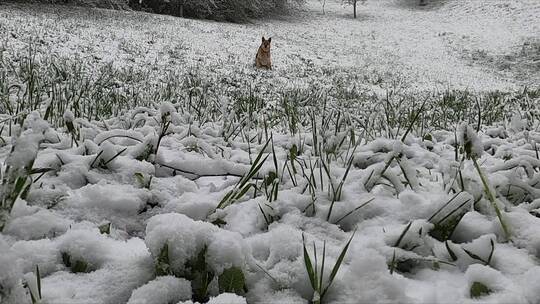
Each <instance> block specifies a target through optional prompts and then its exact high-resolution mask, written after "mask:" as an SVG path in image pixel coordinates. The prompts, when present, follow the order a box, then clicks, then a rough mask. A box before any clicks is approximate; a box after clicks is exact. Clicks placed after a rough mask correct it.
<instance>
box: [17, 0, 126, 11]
mask: <svg viewBox="0 0 540 304" xmlns="http://www.w3.org/2000/svg"><path fill="white" fill-rule="evenodd" d="M128 1H129V0H27V1H26V2H35V3H45V4H73V5H79V6H86V7H99V8H109V9H129V6H128ZM15 2H19V1H15ZM21 2H22V1H21Z"/></svg>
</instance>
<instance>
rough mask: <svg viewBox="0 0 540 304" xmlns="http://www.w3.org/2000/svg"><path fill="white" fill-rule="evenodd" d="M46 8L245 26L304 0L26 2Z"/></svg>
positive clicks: (299, 3) (287, 9) (281, 13)
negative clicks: (136, 13) (105, 10)
mask: <svg viewBox="0 0 540 304" xmlns="http://www.w3.org/2000/svg"><path fill="white" fill-rule="evenodd" d="M29 1H33V2H39V3H49V4H74V5H82V6H88V7H101V8H112V9H133V10H142V11H147V12H151V13H157V14H167V15H173V16H179V17H188V18H197V19H213V20H218V21H229V22H245V21H248V20H250V19H256V18H261V17H266V16H276V15H285V14H289V13H291V12H292V11H293V10H294V9H296V8H298V7H299V6H300V5H301V4H302V2H303V1H304V0H29Z"/></svg>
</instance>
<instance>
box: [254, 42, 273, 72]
mask: <svg viewBox="0 0 540 304" xmlns="http://www.w3.org/2000/svg"><path fill="white" fill-rule="evenodd" d="M270 43H272V38H268V40H266V39H264V36H263V37H262V43H261V46H260V47H259V50H258V51H257V55H256V56H255V66H256V67H257V68H265V69H268V70H271V69H272V59H271V58H270Z"/></svg>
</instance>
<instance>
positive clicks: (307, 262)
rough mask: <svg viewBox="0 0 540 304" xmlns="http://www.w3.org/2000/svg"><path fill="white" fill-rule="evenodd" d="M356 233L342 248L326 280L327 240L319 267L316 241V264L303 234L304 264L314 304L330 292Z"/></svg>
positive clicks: (314, 248) (319, 302) (314, 250)
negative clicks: (312, 292)
mask: <svg viewBox="0 0 540 304" xmlns="http://www.w3.org/2000/svg"><path fill="white" fill-rule="evenodd" d="M355 233H356V231H354V232H353V233H352V235H351V238H350V239H349V241H348V242H347V244H346V245H345V247H343V249H342V250H341V253H340V255H339V257H338V259H337V260H336V263H335V264H334V266H333V267H332V271H331V273H330V276H329V277H328V279H327V280H326V281H325V280H324V269H325V266H326V265H325V262H326V261H325V260H326V241H325V242H324V243H323V252H322V262H321V265H320V267H319V265H318V262H317V247H316V246H315V243H313V254H314V255H315V264H314V263H313V262H312V260H311V258H310V256H309V253H308V251H307V248H306V239H305V236H304V234H302V245H303V247H304V266H305V267H306V271H307V273H308V277H309V282H310V284H311V287H312V288H313V291H314V295H313V300H312V302H313V303H314V304H321V303H324V297H325V295H326V293H327V292H328V289H329V288H330V286H332V283H333V282H334V279H335V278H336V275H337V273H338V271H339V268H340V267H341V264H342V263H343V259H344V258H345V255H346V254H347V250H348V249H349V245H350V244H351V241H352V239H353V237H354V234H355Z"/></svg>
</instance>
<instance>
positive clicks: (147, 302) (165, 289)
mask: <svg viewBox="0 0 540 304" xmlns="http://www.w3.org/2000/svg"><path fill="white" fill-rule="evenodd" d="M188 299H191V283H190V282H189V281H188V280H186V279H179V278H176V277H173V276H163V277H158V278H156V279H155V280H152V281H150V282H148V283H146V284H145V285H143V286H141V287H139V288H137V289H135V290H134V291H133V293H132V294H131V297H130V298H129V301H128V302H127V303H128V304H168V303H177V302H178V301H186V300H188Z"/></svg>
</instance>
